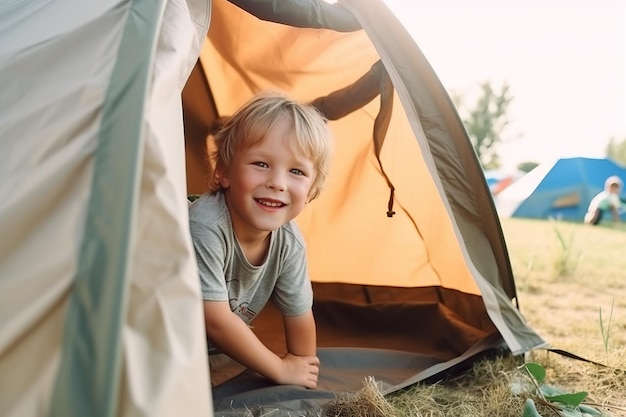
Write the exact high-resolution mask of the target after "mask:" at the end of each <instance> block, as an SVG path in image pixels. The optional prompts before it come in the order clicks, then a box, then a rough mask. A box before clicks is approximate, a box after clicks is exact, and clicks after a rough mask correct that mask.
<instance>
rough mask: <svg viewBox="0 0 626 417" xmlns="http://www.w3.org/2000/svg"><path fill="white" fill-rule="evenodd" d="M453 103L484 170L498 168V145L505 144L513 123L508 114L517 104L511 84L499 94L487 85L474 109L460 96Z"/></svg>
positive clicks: (484, 83)
mask: <svg viewBox="0 0 626 417" xmlns="http://www.w3.org/2000/svg"><path fill="white" fill-rule="evenodd" d="M453 101H454V102H455V104H456V106H457V109H458V110H459V114H460V115H461V120H462V121H463V124H464V125H465V129H466V130H467V133H468V135H469V137H470V140H471V141H472V145H473V146H474V149H475V150H476V154H477V156H478V159H479V161H480V163H481V164H482V166H483V168H486V169H494V168H498V167H499V166H500V161H499V157H498V153H497V150H496V147H497V146H496V145H497V144H498V143H499V142H501V141H503V137H502V133H503V131H504V130H505V128H506V127H507V126H508V124H509V122H510V121H509V118H508V116H507V111H508V110H509V104H511V101H513V97H511V95H510V91H509V86H508V84H507V83H506V82H505V83H503V84H502V87H501V88H500V89H499V90H498V91H496V90H495V89H494V88H493V87H492V86H491V83H490V82H489V81H486V82H483V83H482V84H481V85H480V94H479V96H478V98H477V99H476V102H475V103H474V104H473V105H472V106H470V107H468V106H466V105H465V103H464V98H462V97H461V96H459V95H454V96H453Z"/></svg>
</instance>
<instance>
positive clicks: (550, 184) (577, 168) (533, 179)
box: [496, 158, 626, 221]
mask: <svg viewBox="0 0 626 417" xmlns="http://www.w3.org/2000/svg"><path fill="white" fill-rule="evenodd" d="M611 175H617V176H618V177H620V178H621V179H622V181H624V182H626V168H624V167H623V166H621V165H619V164H617V163H615V162H614V161H612V160H610V159H606V158H601V159H595V158H563V159H559V160H557V161H556V162H553V163H545V164H541V165H539V166H537V167H536V168H535V169H533V170H532V171H530V172H529V173H528V174H526V175H525V176H524V177H523V178H521V179H520V180H518V181H516V182H515V183H514V184H512V185H511V186H509V187H508V188H506V189H505V190H504V191H502V192H501V193H500V194H499V195H498V196H497V199H496V207H497V208H498V213H499V214H500V216H501V217H523V218H535V219H547V218H556V219H561V220H573V221H582V220H583V218H584V216H585V213H586V212H587V207H588V206H589V203H590V202H591V199H592V198H593V197H594V196H595V195H596V194H597V193H599V192H600V191H602V189H603V188H604V181H605V180H606V179H607V178H608V177H610V176H611ZM624 197H625V195H624V191H623V190H622V200H624ZM622 219H623V220H624V219H626V213H624V212H622Z"/></svg>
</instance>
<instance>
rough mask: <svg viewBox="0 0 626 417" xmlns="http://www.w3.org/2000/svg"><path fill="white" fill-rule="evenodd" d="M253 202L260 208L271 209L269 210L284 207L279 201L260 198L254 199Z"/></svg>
mask: <svg viewBox="0 0 626 417" xmlns="http://www.w3.org/2000/svg"><path fill="white" fill-rule="evenodd" d="M255 201H256V202H257V203H259V204H260V205H262V206H265V207H271V208H277V207H283V206H285V205H286V204H285V203H282V202H280V201H275V200H263V199H260V198H256V199H255Z"/></svg>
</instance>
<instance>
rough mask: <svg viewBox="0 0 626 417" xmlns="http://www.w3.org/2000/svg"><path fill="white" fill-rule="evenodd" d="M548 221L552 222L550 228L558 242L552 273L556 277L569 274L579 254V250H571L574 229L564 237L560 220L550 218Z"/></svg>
mask: <svg viewBox="0 0 626 417" xmlns="http://www.w3.org/2000/svg"><path fill="white" fill-rule="evenodd" d="M550 223H551V224H552V230H553V231H554V235H555V236H556V241H557V243H558V245H557V248H556V253H555V255H554V259H553V266H554V273H555V275H556V277H561V276H565V275H569V274H571V273H572V272H574V270H575V269H576V265H577V263H578V259H579V258H580V255H581V252H580V251H578V252H576V253H574V251H573V248H574V236H575V233H574V230H572V232H571V233H570V235H569V236H568V237H567V238H566V236H565V235H564V233H563V232H562V231H561V228H560V226H559V223H560V222H559V221H558V220H555V219H553V218H550Z"/></svg>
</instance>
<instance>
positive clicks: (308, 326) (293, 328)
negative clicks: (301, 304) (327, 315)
mask: <svg viewBox="0 0 626 417" xmlns="http://www.w3.org/2000/svg"><path fill="white" fill-rule="evenodd" d="M283 320H284V322H285V338H286V339H287V352H289V353H291V354H293V355H298V356H315V355H316V352H317V337H316V329H315V319H314V318H313V312H312V311H311V310H310V309H309V311H307V312H306V313H304V314H302V315H300V316H295V317H287V316H284V317H283Z"/></svg>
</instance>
